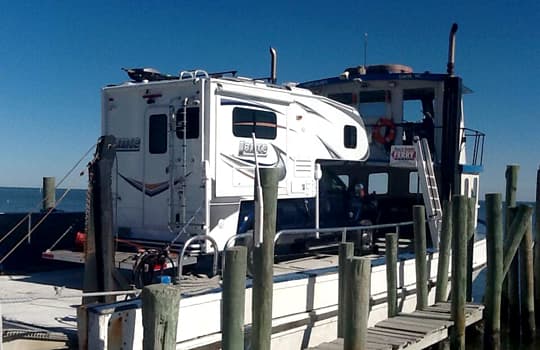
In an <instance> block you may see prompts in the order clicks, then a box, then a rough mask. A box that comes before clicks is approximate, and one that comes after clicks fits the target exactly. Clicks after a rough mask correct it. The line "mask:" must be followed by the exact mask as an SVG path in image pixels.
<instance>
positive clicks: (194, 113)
mask: <svg viewBox="0 0 540 350" xmlns="http://www.w3.org/2000/svg"><path fill="white" fill-rule="evenodd" d="M183 124H184V108H180V109H178V110H177V111H176V137H178V138H179V139H183V138H184V130H186V139H197V138H199V107H190V108H186V125H183Z"/></svg>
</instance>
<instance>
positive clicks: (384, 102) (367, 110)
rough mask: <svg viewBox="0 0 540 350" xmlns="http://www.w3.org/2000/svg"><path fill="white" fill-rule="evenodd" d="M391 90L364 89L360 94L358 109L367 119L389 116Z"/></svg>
mask: <svg viewBox="0 0 540 350" xmlns="http://www.w3.org/2000/svg"><path fill="white" fill-rule="evenodd" d="M390 96H391V94H390V91H388V90H376V91H362V92H360V96H359V101H360V103H359V105H358V111H359V112H360V114H361V115H362V117H364V118H367V119H379V118H383V117H387V116H388V115H389V114H388V111H389V110H390Z"/></svg>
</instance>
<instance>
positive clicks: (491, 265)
mask: <svg viewBox="0 0 540 350" xmlns="http://www.w3.org/2000/svg"><path fill="white" fill-rule="evenodd" d="M501 206H502V199H501V194H500V193H489V194H486V223H487V237H486V243H487V247H486V248H487V268H486V294H485V295H486V301H485V303H486V311H485V316H484V320H485V338H484V344H485V347H484V348H485V349H498V348H500V333H501V292H502V282H503V221H502V207H501Z"/></svg>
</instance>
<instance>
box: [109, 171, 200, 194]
mask: <svg viewBox="0 0 540 350" xmlns="http://www.w3.org/2000/svg"><path fill="white" fill-rule="evenodd" d="M190 174H191V173H188V174H187V176H189V175H190ZM118 175H119V176H120V177H121V178H122V179H124V180H125V181H126V182H127V183H128V184H130V185H131V186H132V187H134V188H135V189H136V190H138V191H141V192H143V193H144V194H146V195H147V196H150V197H154V196H157V195H158V194H160V193H162V192H164V191H166V190H167V189H169V181H163V182H158V183H153V184H145V183H143V182H142V181H139V180H135V179H133V178H131V177H126V176H124V175H122V174H118ZM187 176H186V177H187ZM180 181H182V178H178V179H176V180H174V184H175V185H176V184H178V183H180Z"/></svg>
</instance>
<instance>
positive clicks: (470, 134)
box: [461, 128, 486, 166]
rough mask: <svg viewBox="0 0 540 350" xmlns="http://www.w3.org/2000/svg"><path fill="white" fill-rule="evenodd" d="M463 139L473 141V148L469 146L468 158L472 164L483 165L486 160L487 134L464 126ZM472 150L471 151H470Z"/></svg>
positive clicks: (467, 141)
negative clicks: (485, 141)
mask: <svg viewBox="0 0 540 350" xmlns="http://www.w3.org/2000/svg"><path fill="white" fill-rule="evenodd" d="M461 130H462V131H463V134H462V135H463V139H462V142H465V143H466V144H467V143H470V142H472V145H473V146H472V148H468V149H467V151H468V154H467V159H468V160H469V162H470V165H474V166H482V163H483V161H484V139H485V137H486V134H484V133H483V132H481V131H479V130H475V129H470V128H462V129H461ZM469 152H470V153H469Z"/></svg>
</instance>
